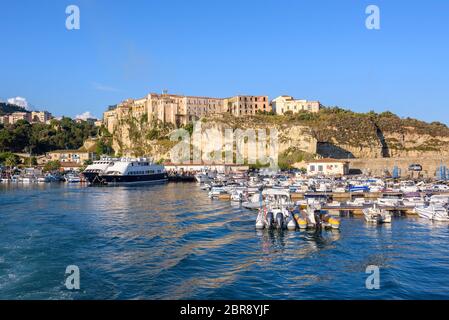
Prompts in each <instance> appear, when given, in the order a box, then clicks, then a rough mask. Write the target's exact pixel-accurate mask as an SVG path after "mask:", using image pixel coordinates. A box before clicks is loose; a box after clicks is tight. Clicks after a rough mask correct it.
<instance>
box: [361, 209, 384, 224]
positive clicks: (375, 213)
mask: <svg viewBox="0 0 449 320" xmlns="http://www.w3.org/2000/svg"><path fill="white" fill-rule="evenodd" d="M362 211H363V214H364V216H365V220H366V221H367V222H373V223H391V214H390V213H389V212H388V211H386V210H384V209H380V208H379V207H378V206H376V205H374V206H373V207H371V208H365V209H363V210H362Z"/></svg>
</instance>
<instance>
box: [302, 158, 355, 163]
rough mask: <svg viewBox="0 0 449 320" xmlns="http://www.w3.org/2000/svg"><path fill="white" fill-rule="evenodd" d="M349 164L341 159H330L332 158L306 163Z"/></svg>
mask: <svg viewBox="0 0 449 320" xmlns="http://www.w3.org/2000/svg"><path fill="white" fill-rule="evenodd" d="M330 162H332V163H349V161H347V160H342V159H332V158H323V159H317V160H311V161H307V163H330Z"/></svg>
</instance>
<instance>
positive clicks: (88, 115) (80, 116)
mask: <svg viewBox="0 0 449 320" xmlns="http://www.w3.org/2000/svg"><path fill="white" fill-rule="evenodd" d="M75 119H81V120H87V119H97V117H96V116H94V115H93V114H92V113H90V111H86V112H83V113H82V114H78V115H76V117H75Z"/></svg>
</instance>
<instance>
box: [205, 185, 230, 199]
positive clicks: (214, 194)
mask: <svg viewBox="0 0 449 320" xmlns="http://www.w3.org/2000/svg"><path fill="white" fill-rule="evenodd" d="M226 193H227V192H226V190H224V189H223V187H212V189H211V190H210V191H209V194H208V195H209V198H211V199H215V198H218V197H219V196H220V195H221V194H226Z"/></svg>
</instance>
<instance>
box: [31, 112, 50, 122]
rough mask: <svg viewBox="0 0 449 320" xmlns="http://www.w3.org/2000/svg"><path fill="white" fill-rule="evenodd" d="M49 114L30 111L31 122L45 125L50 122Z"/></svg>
mask: <svg viewBox="0 0 449 320" xmlns="http://www.w3.org/2000/svg"><path fill="white" fill-rule="evenodd" d="M51 118H52V116H51V113H50V112H48V111H32V112H31V122H35V123H36V122H39V123H47V122H48V121H49V120H51Z"/></svg>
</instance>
